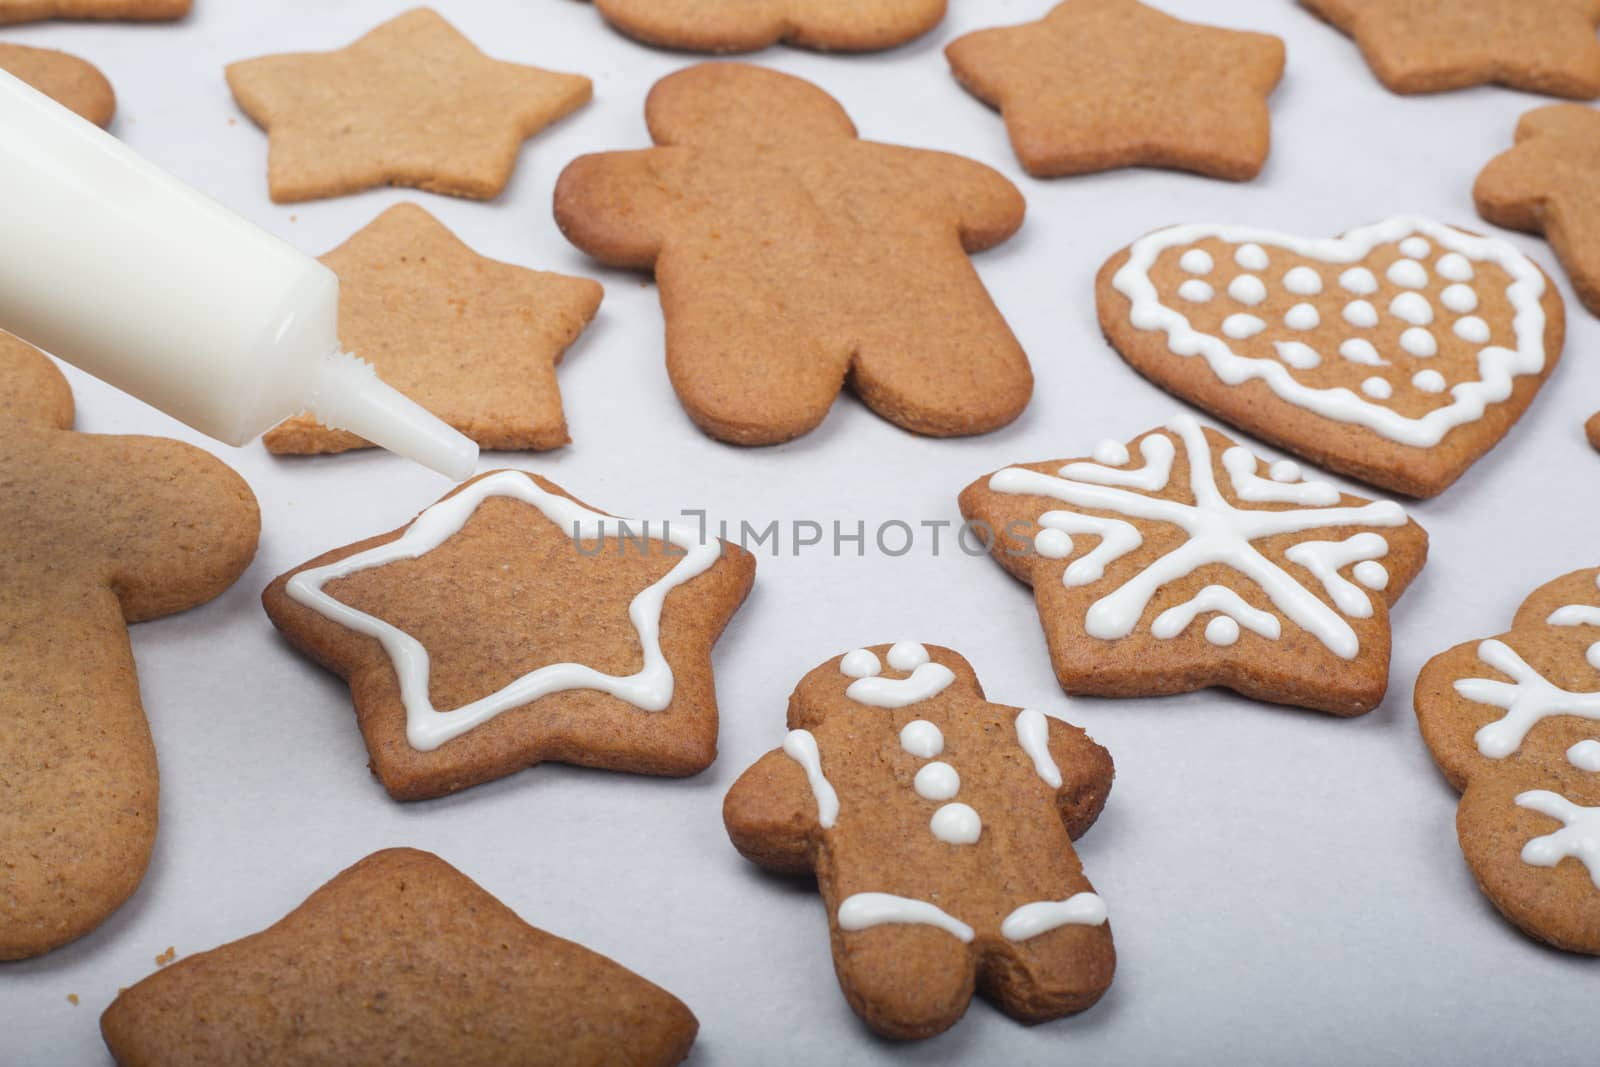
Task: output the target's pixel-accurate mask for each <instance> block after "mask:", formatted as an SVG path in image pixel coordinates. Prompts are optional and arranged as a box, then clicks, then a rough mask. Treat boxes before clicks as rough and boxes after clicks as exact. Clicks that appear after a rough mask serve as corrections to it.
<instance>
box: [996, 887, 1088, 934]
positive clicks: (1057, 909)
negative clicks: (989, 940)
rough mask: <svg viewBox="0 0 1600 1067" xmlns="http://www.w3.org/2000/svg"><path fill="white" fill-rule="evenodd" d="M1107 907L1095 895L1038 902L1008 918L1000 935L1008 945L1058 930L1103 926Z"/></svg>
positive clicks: (1025, 905) (1016, 911) (1080, 895)
mask: <svg viewBox="0 0 1600 1067" xmlns="http://www.w3.org/2000/svg"><path fill="white" fill-rule="evenodd" d="M1105 923H1106V903H1105V901H1103V900H1101V899H1100V898H1099V897H1098V896H1097V895H1095V894H1094V893H1076V894H1074V895H1072V896H1070V897H1068V898H1067V899H1066V900H1041V901H1038V902H1036V903H1033V904H1024V905H1022V907H1020V908H1018V909H1017V910H1015V911H1013V912H1012V913H1011V914H1010V915H1007V916H1006V918H1005V921H1004V922H1002V923H1001V924H1000V934H1001V936H1003V937H1004V938H1005V939H1006V940H1008V941H1027V940H1028V939H1029V938H1034V937H1038V936H1039V935H1040V934H1044V933H1049V932H1050V931H1051V930H1054V929H1056V928H1057V927H1060V926H1104V925H1105Z"/></svg>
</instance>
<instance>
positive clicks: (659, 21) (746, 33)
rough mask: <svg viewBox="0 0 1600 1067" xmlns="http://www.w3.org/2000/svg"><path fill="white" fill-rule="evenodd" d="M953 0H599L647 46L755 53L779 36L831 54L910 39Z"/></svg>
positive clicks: (874, 48)
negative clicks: (949, 0) (947, 2)
mask: <svg viewBox="0 0 1600 1067" xmlns="http://www.w3.org/2000/svg"><path fill="white" fill-rule="evenodd" d="M945 3H946V0H595V7H597V8H598V9H599V10H600V14H601V15H602V16H604V17H605V20H606V21H607V22H609V23H611V25H613V26H615V27H616V28H617V29H619V30H621V31H622V32H623V33H625V34H627V35H628V36H630V37H633V38H635V39H637V40H640V41H643V42H645V43H646V44H653V45H659V46H661V47H663V48H682V49H685V50H687V51H691V52H753V51H755V50H756V49H758V48H765V47H767V46H768V45H771V44H777V43H778V42H779V41H786V42H788V43H789V44H793V45H798V46H800V47H802V48H816V49H819V50H821V51H828V52H876V51H879V50H881V49H885V48H894V47H895V46H897V45H902V44H905V43H906V42H907V41H910V40H912V39H913V38H916V37H921V36H922V35H923V34H924V33H927V32H928V31H929V30H931V29H933V28H934V27H935V26H937V25H938V24H939V20H940V19H942V18H944V12H945Z"/></svg>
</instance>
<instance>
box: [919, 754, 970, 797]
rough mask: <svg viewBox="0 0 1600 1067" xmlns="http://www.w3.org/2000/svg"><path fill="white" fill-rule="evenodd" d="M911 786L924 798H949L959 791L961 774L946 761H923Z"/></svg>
mask: <svg viewBox="0 0 1600 1067" xmlns="http://www.w3.org/2000/svg"><path fill="white" fill-rule="evenodd" d="M911 787H912V788H913V789H915V790H916V791H917V796H919V797H921V798H922V799H924V800H949V799H951V798H952V797H954V796H955V795H956V794H957V793H959V792H961V775H959V774H957V773H956V769H955V768H954V767H952V766H950V764H948V763H941V762H934V763H925V764H923V766H922V769H921V770H919V771H918V772H917V776H916V778H914V779H912V782H911Z"/></svg>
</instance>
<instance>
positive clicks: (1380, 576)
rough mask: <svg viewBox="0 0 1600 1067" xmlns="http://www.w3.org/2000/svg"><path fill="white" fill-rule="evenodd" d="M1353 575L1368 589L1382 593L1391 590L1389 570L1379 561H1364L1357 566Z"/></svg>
mask: <svg viewBox="0 0 1600 1067" xmlns="http://www.w3.org/2000/svg"><path fill="white" fill-rule="evenodd" d="M1351 573H1352V574H1354V575H1355V578H1356V581H1358V582H1360V583H1361V584H1362V585H1364V586H1366V587H1367V588H1368V589H1373V590H1378V591H1380V592H1381V591H1382V590H1384V589H1387V588H1389V568H1387V567H1385V566H1384V565H1383V564H1381V563H1379V562H1378V561H1377V560H1371V559H1364V560H1362V561H1361V562H1360V563H1357V564H1356V567H1355V570H1354V571H1352V572H1351Z"/></svg>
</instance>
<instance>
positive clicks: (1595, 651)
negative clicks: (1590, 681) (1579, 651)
mask: <svg viewBox="0 0 1600 1067" xmlns="http://www.w3.org/2000/svg"><path fill="white" fill-rule="evenodd" d="M1584 659H1586V660H1588V661H1589V666H1591V667H1593V668H1594V669H1595V670H1597V671H1600V641H1596V642H1595V643H1594V644H1592V645H1590V646H1589V651H1588V653H1587V654H1586V655H1585V656H1584Z"/></svg>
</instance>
